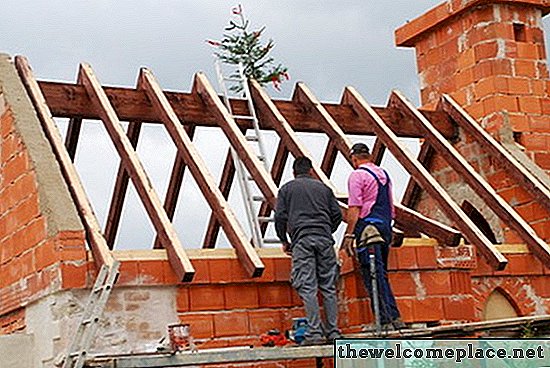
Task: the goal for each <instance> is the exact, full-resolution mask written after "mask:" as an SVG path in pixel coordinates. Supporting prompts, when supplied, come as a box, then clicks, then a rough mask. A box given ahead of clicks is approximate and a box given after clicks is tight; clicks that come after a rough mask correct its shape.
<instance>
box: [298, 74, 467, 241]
mask: <svg viewBox="0 0 550 368" xmlns="http://www.w3.org/2000/svg"><path fill="white" fill-rule="evenodd" d="M294 99H295V100H296V101H300V102H301V103H302V104H304V105H305V106H306V108H308V109H309V110H310V113H312V114H316V115H317V116H318V118H319V122H320V123H321V127H322V129H323V130H324V131H325V132H326V134H327V135H328V136H329V138H330V141H331V142H333V144H334V145H335V147H336V148H337V149H338V150H339V151H340V152H341V153H342V154H343V155H344V157H345V158H346V160H347V161H348V163H349V164H350V165H352V162H351V157H350V155H349V151H350V149H351V141H350V140H349V139H348V138H347V137H346V136H345V134H344V132H343V131H342V129H341V128H340V126H339V125H338V123H336V121H335V120H334V119H333V118H332V116H331V114H329V113H328V111H326V109H325V108H324V106H323V105H322V104H321V103H320V102H319V100H317V98H316V97H315V95H314V94H313V93H312V92H311V91H310V90H309V89H308V88H307V86H306V85H305V84H303V83H298V85H297V86H296V90H295V92H294ZM394 207H395V223H396V226H397V227H399V228H401V229H404V230H407V229H408V231H409V232H411V226H415V227H416V228H417V229H422V230H423V232H424V234H426V235H428V236H431V237H434V238H436V239H438V240H439V241H440V242H442V243H443V244H447V245H458V242H457V240H456V237H457V234H458V232H457V231H456V230H454V229H450V228H449V227H448V226H445V225H443V224H441V223H438V222H436V221H433V220H431V221H430V223H429V224H428V223H427V222H426V217H425V216H423V215H421V214H419V213H418V212H414V211H412V210H409V209H407V208H405V207H403V206H401V205H399V204H394Z"/></svg>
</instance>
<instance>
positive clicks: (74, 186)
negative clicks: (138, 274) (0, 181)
mask: <svg viewBox="0 0 550 368" xmlns="http://www.w3.org/2000/svg"><path fill="white" fill-rule="evenodd" d="M15 66H16V68H17V71H18V72H19V76H20V77H21V80H22V81H23V84H24V85H25V88H26V89H27V93H28V94H29V97H30V98H31V100H32V102H33V105H34V107H35V109H36V112H37V114H38V118H39V120H40V122H41V124H42V128H43V129H44V133H45V134H46V137H47V138H48V140H49V141H50V144H51V146H52V150H53V152H54V154H55V157H56V159H57V161H58V162H59V166H60V167H61V172H62V174H63V177H64V179H65V181H66V182H67V186H68V188H69V191H70V193H71V196H72V198H73V200H74V202H75V205H76V208H77V210H78V214H79V215H80V218H81V220H82V223H83V225H84V228H85V229H86V238H87V240H88V243H89V244H90V248H91V250H92V254H93V257H94V262H95V263H96V265H97V267H98V268H101V266H102V265H107V266H109V267H112V266H113V264H114V263H115V259H114V258H113V255H112V254H111V251H110V250H109V247H108V246H107V242H106V241H105V238H104V236H103V233H102V231H101V226H100V225H99V222H98V221H97V217H96V216H95V214H94V210H93V208H92V205H91V204H90V200H89V199H88V196H87V195H86V191H85V190H84V186H83V185H82V182H81V181H80V177H79V176H78V172H77V171H76V168H75V167H74V165H73V163H72V160H71V158H70V156H69V153H68V152H67V149H66V148H65V146H64V145H63V139H62V138H61V135H60V134H59V130H58V129H57V126H56V124H55V122H54V120H53V118H52V115H51V113H50V111H49V109H48V105H47V104H46V100H45V99H44V96H43V95H42V92H41V91H40V87H39V86H38V83H37V82H36V80H35V79H34V75H33V72H32V70H31V68H30V66H29V64H28V61H27V59H26V58H25V57H23V56H16V57H15Z"/></svg>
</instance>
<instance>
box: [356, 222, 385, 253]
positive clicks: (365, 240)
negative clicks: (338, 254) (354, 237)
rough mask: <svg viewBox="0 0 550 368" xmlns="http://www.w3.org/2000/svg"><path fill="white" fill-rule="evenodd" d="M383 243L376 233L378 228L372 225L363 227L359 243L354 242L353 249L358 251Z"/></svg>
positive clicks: (380, 236) (378, 232) (382, 239)
mask: <svg viewBox="0 0 550 368" xmlns="http://www.w3.org/2000/svg"><path fill="white" fill-rule="evenodd" d="M380 243H384V238H382V235H381V234H380V231H378V228H377V227H376V226H374V225H372V224H368V225H367V226H365V228H364V229H363V231H362V232H361V236H360V237H359V241H358V242H356V245H355V247H356V248H358V249H361V248H365V247H369V246H372V245H375V244H380Z"/></svg>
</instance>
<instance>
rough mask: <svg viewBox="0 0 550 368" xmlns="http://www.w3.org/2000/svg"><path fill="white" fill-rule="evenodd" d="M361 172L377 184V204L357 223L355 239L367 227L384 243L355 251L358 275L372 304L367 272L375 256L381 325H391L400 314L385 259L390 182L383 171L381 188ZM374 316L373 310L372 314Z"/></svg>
mask: <svg viewBox="0 0 550 368" xmlns="http://www.w3.org/2000/svg"><path fill="white" fill-rule="evenodd" d="M359 169H361V170H365V171H367V172H368V173H369V174H370V175H372V177H373V178H374V180H376V183H377V184H378V195H377V196H376V202H375V203H374V205H373V206H372V208H371V211H370V213H369V214H368V216H367V217H364V218H361V219H359V221H357V224H356V225H355V230H354V234H355V239H356V240H357V242H359V238H360V237H361V233H362V232H363V229H364V228H365V227H366V226H367V225H368V224H372V225H374V226H375V227H376V228H377V229H378V231H379V232H380V235H381V236H382V238H383V239H384V243H380V244H377V245H375V246H370V247H364V248H358V249H357V256H358V258H359V262H360V263H361V273H362V275H363V282H364V283H365V287H366V288H367V290H368V292H369V295H370V297H371V300H372V282H371V279H370V269H369V252H370V251H374V252H375V260H376V278H377V281H378V294H379V301H380V322H381V323H382V324H386V323H390V322H392V321H393V320H395V319H397V318H399V317H400V315H399V310H398V309H397V304H396V302H395V298H394V296H393V292H392V290H391V286H390V283H389V280H388V256H389V250H390V244H391V238H392V229H391V221H392V214H391V203H390V195H389V182H390V178H389V176H388V174H387V173H386V171H384V174H385V175H386V178H387V181H386V184H385V185H382V183H381V182H380V180H379V179H378V176H376V174H375V173H374V172H372V171H371V170H369V169H368V168H366V167H359ZM371 309H373V303H371ZM373 313H374V310H373Z"/></svg>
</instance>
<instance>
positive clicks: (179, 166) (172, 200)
mask: <svg viewBox="0 0 550 368" xmlns="http://www.w3.org/2000/svg"><path fill="white" fill-rule="evenodd" d="M184 129H185V132H186V133H187V135H188V136H189V139H191V140H193V136H194V135H195V126H194V125H187V126H185V127H184ZM185 167H186V165H185V161H184V160H183V157H181V154H179V153H178V152H176V158H175V159H174V165H173V167H172V174H171V175H170V181H169V183H168V190H167V191H166V197H165V198H164V210H165V211H166V214H167V215H168V218H169V219H170V220H173V219H174V214H175V213H176V206H177V204H178V198H179V194H180V191H181V185H182V183H183V176H184V174H185ZM160 247H162V244H161V242H160V238H159V237H158V235H157V237H156V239H155V242H154V248H156V249H158V248H160Z"/></svg>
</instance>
